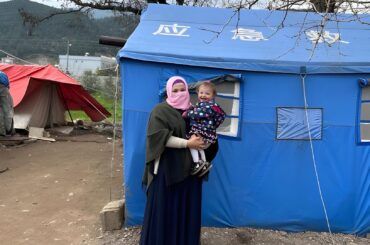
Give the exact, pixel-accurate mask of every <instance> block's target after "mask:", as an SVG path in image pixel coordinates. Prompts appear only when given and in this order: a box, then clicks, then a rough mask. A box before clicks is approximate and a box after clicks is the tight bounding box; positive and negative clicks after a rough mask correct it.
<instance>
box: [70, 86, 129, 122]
mask: <svg viewBox="0 0 370 245" xmlns="http://www.w3.org/2000/svg"><path fill="white" fill-rule="evenodd" d="M91 95H92V96H93V97H94V98H95V99H96V100H97V101H98V102H99V103H100V104H101V105H102V106H103V107H104V108H105V109H107V110H108V111H109V112H110V114H112V115H111V116H110V117H109V118H107V119H105V120H106V121H108V122H111V123H113V120H114V98H110V97H108V96H106V95H103V94H101V93H99V92H94V93H92V94H91ZM71 115H72V118H73V120H76V119H81V120H83V121H91V119H90V117H89V116H88V115H86V113H85V112H84V111H71ZM66 117H67V121H70V118H69V115H68V113H67V114H66ZM121 121H122V104H121V98H119V99H118V100H117V110H116V122H117V123H121Z"/></svg>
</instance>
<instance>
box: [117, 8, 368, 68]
mask: <svg viewBox="0 0 370 245" xmlns="http://www.w3.org/2000/svg"><path fill="white" fill-rule="evenodd" d="M337 18H338V19H339V21H341V20H342V21H343V22H340V23H337V22H335V21H333V20H332V21H330V20H329V21H328V23H327V25H326V27H325V29H324V30H323V31H322V32H320V30H318V29H317V26H319V25H320V21H321V16H320V15H318V14H314V13H308V14H307V13H297V12H289V13H288V15H287V16H285V12H284V11H273V12H271V11H267V10H254V11H249V10H241V13H240V19H239V16H238V14H236V12H235V11H234V10H233V9H217V8H195V7H179V6H173V5H166V6H159V5H156V4H154V5H149V6H148V9H147V11H146V12H144V14H143V15H142V18H141V22H140V25H139V26H138V28H137V29H136V30H135V32H134V33H133V34H132V36H131V37H130V39H129V40H128V42H127V43H126V45H125V47H124V48H123V49H122V50H121V51H120V52H119V54H118V56H119V57H126V58H132V59H139V60H147V61H154V62H167V63H176V64H183V65H196V66H203V67H218V68H225V69H237V70H251V71H268V72H286V73H299V71H300V66H307V72H308V73H356V72H358V73H360V72H369V71H370V62H369V58H368V54H369V53H370V46H369V45H368V43H369V42H370V29H369V28H367V26H364V25H361V24H359V23H358V22H355V21H348V20H349V19H354V18H355V17H352V18H351V16H349V15H339V16H338V17H337ZM360 18H362V20H363V21H366V20H370V18H369V17H368V16H360ZM333 19H335V18H334V16H333ZM344 20H346V21H344ZM238 21H239V22H238ZM281 23H284V28H281V27H280V24H281ZM302 30H304V31H302ZM321 36H322V37H321ZM320 37H321V39H320ZM319 39H320V40H321V41H322V42H319V43H317V45H316V44H315V41H313V40H319ZM143 47H145V48H143ZM266 50H268V52H266Z"/></svg>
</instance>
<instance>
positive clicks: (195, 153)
mask: <svg viewBox="0 0 370 245" xmlns="http://www.w3.org/2000/svg"><path fill="white" fill-rule="evenodd" d="M210 145H211V143H206V147H205V148H204V149H207V148H208V147H209V146H210ZM190 153H191V156H192V158H193V161H194V162H199V154H200V159H201V160H203V161H205V162H206V161H207V160H206V154H205V153H204V150H197V149H190Z"/></svg>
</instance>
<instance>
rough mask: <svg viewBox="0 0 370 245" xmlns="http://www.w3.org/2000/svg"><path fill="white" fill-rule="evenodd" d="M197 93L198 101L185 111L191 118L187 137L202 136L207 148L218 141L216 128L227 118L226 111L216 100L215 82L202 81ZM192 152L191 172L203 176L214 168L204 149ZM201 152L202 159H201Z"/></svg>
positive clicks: (185, 114)
mask: <svg viewBox="0 0 370 245" xmlns="http://www.w3.org/2000/svg"><path fill="white" fill-rule="evenodd" d="M197 93H198V103H197V104H196V105H195V106H194V107H192V108H190V109H188V110H187V111H186V112H185V113H184V117H185V118H189V119H190V131H189V133H188V135H187V137H189V138H190V136H191V135H193V134H196V135H198V136H201V137H202V138H203V140H204V142H205V143H206V148H205V149H207V148H208V147H209V146H210V145H211V144H214V143H215V142H216V139H217V134H216V129H217V128H218V127H219V126H220V125H221V124H222V122H223V121H224V120H225V112H224V111H223V110H222V108H221V107H220V106H219V105H218V104H217V103H216V102H215V101H214V99H215V96H216V94H217V92H216V87H215V85H214V84H213V83H211V82H210V81H205V82H202V83H201V84H200V85H199V86H198V87H197ZM190 152H191V155H192V157H193V161H194V166H193V167H192V171H191V174H192V175H196V174H198V173H199V174H198V176H200V177H201V176H203V175H204V174H206V173H207V172H208V171H209V170H210V169H211V168H212V164H210V163H209V162H207V160H206V156H205V154H204V150H199V151H198V150H196V149H190ZM199 154H200V158H201V159H199Z"/></svg>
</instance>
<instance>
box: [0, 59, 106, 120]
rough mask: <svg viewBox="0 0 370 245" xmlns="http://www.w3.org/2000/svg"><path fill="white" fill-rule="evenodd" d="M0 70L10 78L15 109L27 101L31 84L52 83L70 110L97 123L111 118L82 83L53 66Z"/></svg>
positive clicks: (16, 67) (11, 67)
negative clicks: (78, 111) (85, 115)
mask: <svg viewBox="0 0 370 245" xmlns="http://www.w3.org/2000/svg"><path fill="white" fill-rule="evenodd" d="M0 70H1V71H3V72H4V73H6V74H7V76H8V77H9V80H10V94H11V95H12V97H13V101H14V107H15V108H17V106H18V105H19V104H20V103H21V102H22V101H23V100H24V99H25V95H26V94H27V93H26V92H27V90H28V89H29V88H30V83H32V82H45V83H46V82H48V83H50V82H52V83H55V84H57V85H58V93H59V95H60V97H61V99H62V102H63V104H65V106H66V107H67V108H68V109H69V110H82V111H84V112H85V113H86V114H87V115H88V116H89V117H90V118H91V120H93V121H95V122H98V121H101V120H103V119H105V118H106V117H109V116H110V113H109V112H108V111H107V110H106V109H105V108H104V107H103V106H102V105H101V104H100V103H99V102H97V101H96V100H95V99H94V98H93V97H92V96H91V95H90V94H89V93H88V92H87V91H86V90H85V89H84V88H83V87H82V86H81V84H80V83H78V82H77V81H76V80H75V79H73V78H72V77H70V76H68V75H66V74H65V73H63V72H62V71H60V70H59V69H57V68H55V67H53V66H51V65H45V66H38V65H12V64H0ZM67 108H66V109H67Z"/></svg>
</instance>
